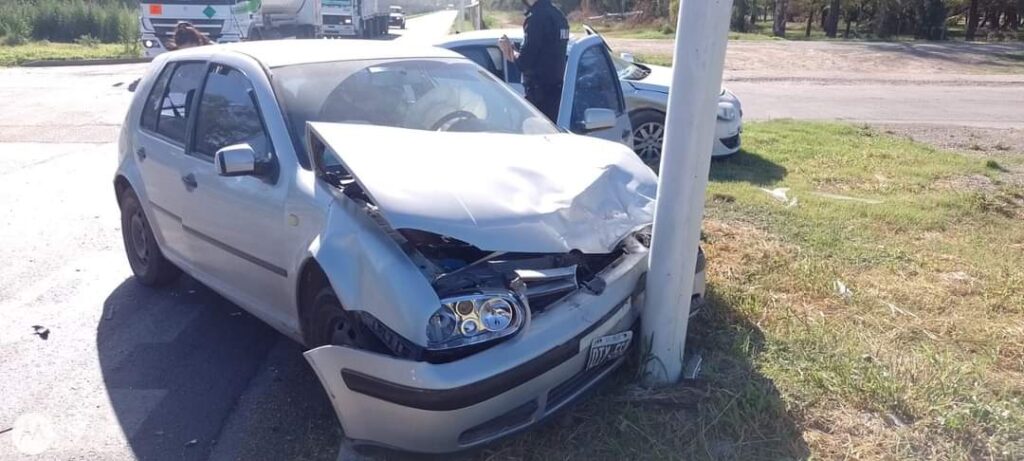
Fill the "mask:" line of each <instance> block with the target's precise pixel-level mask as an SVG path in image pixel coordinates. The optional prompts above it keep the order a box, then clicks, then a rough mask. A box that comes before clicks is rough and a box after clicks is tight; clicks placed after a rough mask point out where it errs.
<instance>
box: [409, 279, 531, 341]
mask: <svg viewBox="0 0 1024 461" xmlns="http://www.w3.org/2000/svg"><path fill="white" fill-rule="evenodd" d="M524 304H525V303H524V302H522V301H521V300H520V297H519V296H518V295H516V294H515V293H512V292H498V293H477V294H468V295H462V296H455V297H451V298H446V299H443V300H442V301H441V308H440V309H438V310H437V312H435V313H434V315H433V316H431V317H430V320H429V321H428V323H427V349H428V350H429V351H448V350H452V349H458V348H462V347H467V346H473V345H478V344H482V343H486V342H490V341H494V340H497V339H500V338H505V337H508V336H510V335H512V334H515V333H516V332H517V331H519V329H520V328H521V327H522V326H523V323H524V322H525V321H526V316H527V315H528V314H527V312H528V311H527V309H526V308H525V307H524Z"/></svg>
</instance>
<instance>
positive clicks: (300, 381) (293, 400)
mask: <svg viewBox="0 0 1024 461" xmlns="http://www.w3.org/2000/svg"><path fill="white" fill-rule="evenodd" d="M454 16H455V12H453V11H445V12H441V13H438V14H433V15H426V16H421V17H417V18H413V19H411V20H410V21H409V25H408V29H407V30H406V31H401V32H405V33H408V34H410V35H412V34H415V36H416V37H420V38H422V37H426V36H428V35H429V34H434V35H443V34H446V33H448V29H449V27H450V24H451V21H452V20H453V19H454ZM396 32H397V31H396ZM396 35H397V34H396ZM145 66H146V65H145V64H136V65H119V66H95V67H92V66H90V67H55V68H31V69H29V68H21V69H0V101H3V104H0V197H2V198H0V211H2V217H0V220H2V222H3V225H2V226H0V242H3V243H2V244H0V261H3V262H4V263H3V264H0V459H2V460H9V459H40V458H42V459H83V460H121V459H142V460H183V459H184V460H202V459H217V460H221V459H310V460H317V459H325V460H334V459H336V457H337V453H338V447H339V445H340V443H341V440H342V437H341V435H342V433H341V428H340V426H339V424H338V422H337V419H336V418H335V416H334V413H333V410H331V407H330V404H329V402H328V399H327V396H326V394H325V393H324V391H323V389H322V388H321V387H320V384H319V382H318V381H317V379H316V376H315V375H314V373H313V372H312V370H311V369H310V368H309V366H308V365H307V364H306V362H305V360H304V359H303V358H302V355H301V353H302V349H301V348H300V346H299V345H297V344H295V343H294V342H292V341H291V340H289V339H287V338H284V337H283V336H281V335H280V334H278V333H277V332H275V331H273V330H272V329H270V328H269V327H268V326H266V325H264V324H263V323H261V322H260V321H258V320H256V319H255V318H253V317H252V316H250V315H248V314H247V313H245V312H243V311H241V310H240V309H239V308H238V307H236V306H234V305H233V304H231V303H230V302H227V301H226V300H224V299H222V298H220V297H219V296H217V295H216V294H214V293H213V292H211V291H210V290H209V289H207V288H205V287H203V286H202V285H200V284H199V283H197V282H195V281H194V280H192V279H191V278H189V277H182V278H181V279H180V280H179V281H178V282H177V283H176V284H174V285H173V286H171V287H169V288H167V289H161V290H151V289H147V288H145V287H142V286H140V285H139V284H137V283H135V281H134V280H132V279H131V277H130V276H131V271H130V269H129V267H128V264H127V261H126V260H125V257H124V254H123V247H122V242H121V237H120V223H119V215H118V210H117V207H116V204H115V201H114V195H113V187H112V184H111V175H112V173H113V171H114V168H115V166H116V149H117V146H116V144H115V142H116V139H117V133H118V130H119V126H120V123H121V120H122V118H123V117H124V114H125V110H126V106H127V104H128V102H129V100H130V98H131V94H130V93H129V92H128V91H126V86H127V85H128V83H129V82H131V81H132V80H134V79H135V78H137V77H138V76H139V74H140V73H141V72H142V71H143V70H144V69H145ZM36 452H41V454H40V455H38V456H35V457H33V456H31V455H32V454H33V453H36Z"/></svg>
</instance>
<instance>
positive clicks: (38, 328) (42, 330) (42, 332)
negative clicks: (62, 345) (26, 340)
mask: <svg viewBox="0 0 1024 461" xmlns="http://www.w3.org/2000/svg"><path fill="white" fill-rule="evenodd" d="M32 334H33V335H36V336H38V337H40V338H42V339H43V341H46V340H47V339H49V337H50V329H49V328H46V327H44V326H42V325H32Z"/></svg>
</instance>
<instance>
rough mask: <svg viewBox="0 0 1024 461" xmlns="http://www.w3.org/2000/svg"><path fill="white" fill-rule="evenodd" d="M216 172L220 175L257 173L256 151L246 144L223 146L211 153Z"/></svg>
mask: <svg viewBox="0 0 1024 461" xmlns="http://www.w3.org/2000/svg"><path fill="white" fill-rule="evenodd" d="M213 163H214V164H216V165H217V174H219V175H221V176H250V175H255V174H256V173H257V171H256V170H257V163H256V151H254V150H253V149H252V146H250V145H248V144H235V145H231V146H227V147H224V148H222V149H220V150H218V151H217V153H216V154H213Z"/></svg>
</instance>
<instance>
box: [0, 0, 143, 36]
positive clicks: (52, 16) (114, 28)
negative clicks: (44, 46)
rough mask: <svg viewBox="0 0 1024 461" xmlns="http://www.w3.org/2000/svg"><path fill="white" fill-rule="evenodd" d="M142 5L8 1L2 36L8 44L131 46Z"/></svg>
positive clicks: (1, 8)
mask: <svg viewBox="0 0 1024 461" xmlns="http://www.w3.org/2000/svg"><path fill="white" fill-rule="evenodd" d="M138 29H139V13H138V4H137V3H135V2H134V1H132V2H127V1H122V0H89V1H85V0H14V1H9V0H5V1H3V2H0V36H3V37H5V42H6V43H7V44H18V43H21V42H24V41H27V40H29V39H34V40H49V41H53V42H72V41H82V42H86V43H93V42H106V43H127V42H134V41H135V40H137V37H138Z"/></svg>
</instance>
